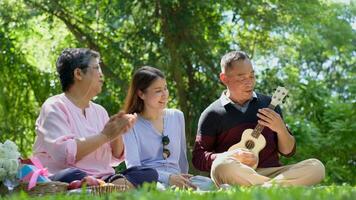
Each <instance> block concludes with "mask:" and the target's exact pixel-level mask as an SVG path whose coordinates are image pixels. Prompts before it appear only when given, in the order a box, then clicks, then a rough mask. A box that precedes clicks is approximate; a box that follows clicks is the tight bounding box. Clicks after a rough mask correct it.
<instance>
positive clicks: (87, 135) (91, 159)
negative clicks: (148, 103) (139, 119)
mask: <svg viewBox="0 0 356 200" xmlns="http://www.w3.org/2000/svg"><path fill="white" fill-rule="evenodd" d="M99 61H100V55H99V53H97V52H95V51H93V50H90V49H82V48H75V49H66V50H64V51H63V52H62V54H61V55H60V57H59V58H58V60H57V72H58V74H59V78H60V82H61V86H62V90H63V93H62V94H59V95H55V96H53V97H50V98H49V99H47V100H46V102H45V103H44V104H43V105H42V109H41V113H40V115H39V117H38V119H37V121H36V133H37V137H36V141H35V144H34V147H33V150H34V156H36V157H37V158H39V159H40V161H41V162H42V164H43V165H44V166H45V167H47V168H48V170H49V172H50V173H51V174H52V176H50V178H51V179H52V180H56V181H63V182H71V181H73V180H80V179H82V178H83V177H85V176H87V175H91V176H94V177H96V178H101V179H103V180H104V181H106V182H112V183H114V184H122V183H123V182H124V181H125V182H126V180H128V186H129V187H131V188H133V187H136V186H139V185H141V184H142V183H143V182H154V181H156V180H157V177H158V174H157V172H156V171H155V170H153V169H150V168H142V167H141V168H139V167H135V168H130V169H127V170H126V171H124V172H122V174H123V176H124V177H123V176H121V175H116V174H115V171H114V169H113V168H112V166H116V165H118V164H119V163H120V162H121V161H122V160H123V155H124V144H123V139H122V134H123V133H125V132H127V131H128V130H129V129H130V128H131V127H132V126H133V124H134V123H135V121H136V114H124V113H122V112H120V113H117V114H116V115H114V116H112V117H110V118H109V116H108V113H107V112H106V110H105V109H104V108H103V107H102V106H100V105H98V104H96V103H94V102H92V101H91V99H92V98H93V97H95V96H96V95H97V94H99V93H100V92H101V89H102V86H103V82H104V80H103V74H102V72H101V68H100V65H99ZM127 153H129V152H127ZM125 179H126V180H125Z"/></svg>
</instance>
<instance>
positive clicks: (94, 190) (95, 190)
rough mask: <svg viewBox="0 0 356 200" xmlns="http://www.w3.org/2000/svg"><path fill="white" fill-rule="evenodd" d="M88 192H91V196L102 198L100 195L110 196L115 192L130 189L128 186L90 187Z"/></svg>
mask: <svg viewBox="0 0 356 200" xmlns="http://www.w3.org/2000/svg"><path fill="white" fill-rule="evenodd" d="M88 190H89V191H90V193H91V194H94V195H99V196H100V195H105V194H110V193H113V192H124V191H126V190H128V187H127V186H126V185H113V184H108V185H102V186H91V187H88Z"/></svg>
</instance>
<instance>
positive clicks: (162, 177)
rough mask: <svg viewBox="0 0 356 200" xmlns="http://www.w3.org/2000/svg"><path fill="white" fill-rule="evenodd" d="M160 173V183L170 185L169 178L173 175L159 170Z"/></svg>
mask: <svg viewBox="0 0 356 200" xmlns="http://www.w3.org/2000/svg"><path fill="white" fill-rule="evenodd" d="M157 173H158V182H160V183H164V184H166V185H169V176H170V175H171V174H172V173H171V172H166V171H161V170H157Z"/></svg>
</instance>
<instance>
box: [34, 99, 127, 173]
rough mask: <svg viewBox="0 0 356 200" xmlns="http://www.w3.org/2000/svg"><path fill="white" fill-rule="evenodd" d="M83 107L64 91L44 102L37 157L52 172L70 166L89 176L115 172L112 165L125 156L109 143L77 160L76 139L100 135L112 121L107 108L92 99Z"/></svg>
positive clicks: (38, 135) (40, 116) (36, 146)
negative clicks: (75, 103)
mask: <svg viewBox="0 0 356 200" xmlns="http://www.w3.org/2000/svg"><path fill="white" fill-rule="evenodd" d="M85 113H86V116H84V115H83V113H82V110H81V109H80V108H78V107H77V106H75V105H74V104H73V103H72V102H71V101H70V100H69V99H68V98H67V97H66V96H65V95H64V93H62V94H59V95H56V96H53V97H50V98H49V99H47V100H46V102H45V103H44V104H43V105H42V109H41V113H40V115H39V117H38V119H37V121H36V133H37V137H36V141H35V144H34V146H33V151H34V156H36V157H38V158H39V159H40V161H41V162H42V164H43V165H44V167H46V168H47V169H48V171H49V173H51V174H55V173H56V172H58V171H60V170H62V169H65V168H68V167H75V168H78V169H80V170H82V171H84V172H86V173H88V174H89V175H92V176H95V177H102V176H105V175H109V174H113V173H114V169H113V168H112V166H116V165H118V164H119V163H120V162H121V161H122V159H123V158H119V159H118V158H115V157H114V156H113V155H112V149H111V146H110V143H106V144H104V145H103V146H101V147H100V148H98V149H97V150H95V151H94V152H92V153H90V154H89V155H87V156H85V157H84V158H83V159H81V160H79V161H78V162H75V157H76V153H77V144H76V141H75V139H78V138H83V137H88V136H92V135H96V134H100V132H101V131H102V130H103V128H104V126H105V124H106V122H107V121H108V120H109V116H108V113H107V112H106V110H105V109H104V108H103V107H102V106H100V105H98V104H95V103H93V102H90V103H89V107H88V108H86V109H85Z"/></svg>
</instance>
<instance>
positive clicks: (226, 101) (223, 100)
mask: <svg viewBox="0 0 356 200" xmlns="http://www.w3.org/2000/svg"><path fill="white" fill-rule="evenodd" d="M253 99H257V94H256V93H255V92H252V98H251V99H250V100H248V101H247V102H246V103H245V104H244V105H242V106H240V105H239V104H237V103H235V102H233V101H232V100H231V99H230V98H229V97H228V96H226V90H225V91H223V93H222V94H221V97H220V102H221V104H222V106H226V105H227V104H229V103H231V104H232V105H233V106H234V107H235V108H237V109H238V110H239V111H241V112H243V113H244V112H246V110H247V108H248V105H249V104H250V102H251V101H252V100H253Z"/></svg>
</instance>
